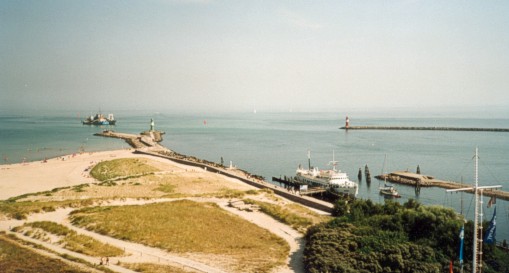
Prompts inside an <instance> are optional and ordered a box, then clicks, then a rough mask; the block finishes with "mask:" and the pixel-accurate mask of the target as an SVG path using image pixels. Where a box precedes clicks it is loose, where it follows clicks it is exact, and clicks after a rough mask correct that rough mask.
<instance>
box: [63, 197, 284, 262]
mask: <svg viewBox="0 0 509 273" xmlns="http://www.w3.org/2000/svg"><path fill="white" fill-rule="evenodd" d="M127 219H129V220H128V221H127ZM71 221H72V223H73V224H75V225H78V226H81V227H85V228H87V229H90V230H93V231H95V232H98V233H101V234H107V235H108V236H112V237H116V238H119V239H123V240H128V241H133V242H137V243H142V244H145V245H149V246H153V247H159V248H162V249H166V250H168V251H171V252H179V253H185V252H198V253H205V254H219V255H228V256H229V257H231V258H232V259H233V260H234V261H233V262H232V266H239V270H240V267H242V271H251V272H267V271H269V270H270V269H272V268H274V267H276V266H279V265H282V264H284V262H285V259H286V257H287V255H288V252H289V246H288V244H287V243H286V242H285V241H284V240H283V239H281V238H279V237H277V236H275V235H273V234H272V233H270V232H269V231H267V230H265V229H262V228H260V227H258V226H256V225H254V224H252V223H250V222H248V221H245V220H243V219H241V218H240V217H237V216H235V215H232V214H230V213H228V212H226V211H224V210H222V209H221V208H219V207H218V206H217V205H216V204H214V203H197V202H193V201H189V200H180V201H174V202H166V203H156V204H149V205H143V206H120V207H94V208H84V209H81V210H78V211H75V212H73V213H72V214H71Z"/></svg>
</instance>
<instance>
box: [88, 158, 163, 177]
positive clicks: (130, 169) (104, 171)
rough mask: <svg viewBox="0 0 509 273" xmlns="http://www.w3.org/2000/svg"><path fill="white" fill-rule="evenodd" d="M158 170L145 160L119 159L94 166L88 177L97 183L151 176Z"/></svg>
mask: <svg viewBox="0 0 509 273" xmlns="http://www.w3.org/2000/svg"><path fill="white" fill-rule="evenodd" d="M157 171H159V169H157V168H155V167H152V166H150V165H148V164H147V160H144V159H139V158H119V159H114V160H109V161H103V162H100V163H98V164H97V165H95V166H94V168H93V169H92V170H91V171H90V175H92V177H94V178H95V179H97V180H99V181H103V182H104V181H107V180H112V179H124V180H125V179H129V178H135V177H140V176H144V175H147V174H152V173H154V172H157Z"/></svg>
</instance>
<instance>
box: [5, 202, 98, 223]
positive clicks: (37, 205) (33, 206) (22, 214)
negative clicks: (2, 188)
mask: <svg viewBox="0 0 509 273" xmlns="http://www.w3.org/2000/svg"><path fill="white" fill-rule="evenodd" d="M93 203H94V200H92V199H84V200H65V201H47V202H40V201H22V202H16V201H11V200H10V199H9V200H7V201H0V213H2V214H4V215H6V216H7V217H9V218H14V219H17V220H23V219H26V218H27V215H28V214H30V213H39V212H42V211H45V212H49V211H55V210H56V209H57V208H65V207H72V208H78V207H84V206H90V205H92V204H93Z"/></svg>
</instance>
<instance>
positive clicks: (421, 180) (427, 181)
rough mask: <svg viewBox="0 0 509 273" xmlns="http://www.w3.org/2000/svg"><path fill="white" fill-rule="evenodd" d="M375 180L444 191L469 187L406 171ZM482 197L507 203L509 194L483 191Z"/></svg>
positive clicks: (499, 191) (383, 175)
mask: <svg viewBox="0 0 509 273" xmlns="http://www.w3.org/2000/svg"><path fill="white" fill-rule="evenodd" d="M375 178H377V179H380V180H384V181H385V180H386V181H390V182H392V183H396V184H402V185H408V186H414V187H439V188H444V189H461V188H468V187H471V185H468V184H464V183H463V184H462V183H459V182H454V181H445V180H440V179H435V178H434V177H432V176H429V175H422V174H416V173H411V172H406V171H400V172H392V173H389V174H382V175H377V176H375ZM466 192H469V193H474V190H473V189H472V190H467V191H466ZM483 195H485V196H490V197H491V196H494V197H496V198H500V199H503V200H507V201H509V192H507V191H502V190H484V191H483Z"/></svg>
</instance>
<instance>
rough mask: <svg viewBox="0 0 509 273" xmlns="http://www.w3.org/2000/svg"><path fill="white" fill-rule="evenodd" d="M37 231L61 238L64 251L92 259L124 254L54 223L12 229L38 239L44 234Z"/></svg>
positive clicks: (33, 224)
mask: <svg viewBox="0 0 509 273" xmlns="http://www.w3.org/2000/svg"><path fill="white" fill-rule="evenodd" d="M37 230H42V231H44V232H48V233H51V234H53V235H56V236H58V237H61V240H60V241H59V243H61V244H62V245H63V247H64V248H65V249H68V250H71V251H74V252H77V253H82V254H85V255H89V256H94V257H114V256H121V255H124V254H125V253H124V251H123V250H122V249H120V248H117V247H114V246H111V245H109V244H104V243H102V242H100V241H98V240H96V239H94V238H91V237H89V236H86V235H82V234H78V233H77V232H76V231H74V230H72V229H69V228H68V227H66V226H63V225H60V224H57V223H55V222H50V221H39V222H31V223H26V224H24V225H23V226H19V227H15V228H14V229H13V231H15V232H22V233H25V235H28V236H31V237H34V238H36V239H40V238H41V237H43V236H44V234H41V233H40V232H37Z"/></svg>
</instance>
